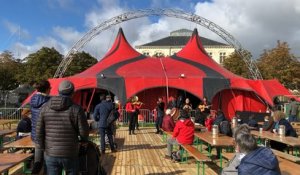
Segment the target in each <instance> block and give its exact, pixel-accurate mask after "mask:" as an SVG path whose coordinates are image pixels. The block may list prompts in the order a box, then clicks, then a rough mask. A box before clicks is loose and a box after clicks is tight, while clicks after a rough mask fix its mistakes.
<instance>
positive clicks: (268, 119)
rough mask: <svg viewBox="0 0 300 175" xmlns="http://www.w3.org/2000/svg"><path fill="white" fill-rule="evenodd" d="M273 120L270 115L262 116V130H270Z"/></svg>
mask: <svg viewBox="0 0 300 175" xmlns="http://www.w3.org/2000/svg"><path fill="white" fill-rule="evenodd" d="M273 125H274V120H273V118H272V117H270V116H268V115H266V116H265V118H264V124H263V130H264V131H271V129H272V128H273V127H274V126H273Z"/></svg>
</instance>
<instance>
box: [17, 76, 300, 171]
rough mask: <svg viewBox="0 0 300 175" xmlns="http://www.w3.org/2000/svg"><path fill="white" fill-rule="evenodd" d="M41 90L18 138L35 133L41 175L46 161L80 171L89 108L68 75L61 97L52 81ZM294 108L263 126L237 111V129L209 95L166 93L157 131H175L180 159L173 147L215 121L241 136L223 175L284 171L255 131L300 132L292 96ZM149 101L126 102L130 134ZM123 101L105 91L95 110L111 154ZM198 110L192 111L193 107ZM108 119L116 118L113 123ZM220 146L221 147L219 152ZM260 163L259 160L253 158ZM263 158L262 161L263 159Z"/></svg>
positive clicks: (276, 114)
mask: <svg viewBox="0 0 300 175" xmlns="http://www.w3.org/2000/svg"><path fill="white" fill-rule="evenodd" d="M36 90H37V92H36V93H35V94H34V95H33V96H32V98H31V100H30V110H29V109H24V110H23V111H22V119H21V121H20V122H19V124H18V127H17V138H22V137H24V136H26V135H27V134H28V133H31V134H30V135H31V138H32V140H33V142H34V143H35V152H34V165H33V169H32V174H38V173H39V172H40V171H41V169H42V167H43V166H45V171H47V174H50V175H52V174H53V175H54V174H60V173H61V172H62V170H63V169H64V170H65V171H66V173H67V174H76V173H77V171H78V161H77V158H78V157H77V155H78V152H79V150H78V148H79V143H80V142H82V141H87V140H88V134H89V126H88V123H87V117H86V115H85V112H84V110H83V108H82V107H81V106H79V105H77V104H75V103H74V102H73V101H72V95H73V93H74V84H73V83H72V82H70V81H68V80H64V81H62V82H61V83H60V84H59V87H58V91H59V95H58V96H53V97H51V98H50V96H49V93H50V90H51V87H50V83H49V82H48V81H45V80H43V81H40V82H39V83H37V84H36ZM290 106H291V108H290V111H289V116H288V120H287V119H286V116H285V114H284V113H283V112H281V111H273V112H272V115H267V116H265V117H264V123H263V125H262V126H260V125H258V123H257V121H256V119H255V117H254V116H249V120H248V121H247V122H244V121H243V119H242V118H241V117H240V116H239V115H236V116H235V119H236V121H237V127H236V128H235V129H234V130H233V131H232V130H231V129H232V128H231V121H230V120H228V118H227V117H226V116H225V115H224V113H223V112H222V111H221V110H213V109H212V108H211V104H210V103H209V102H208V100H207V98H205V97H204V98H203V99H202V101H201V103H200V104H199V105H198V106H196V107H195V108H193V105H192V103H191V101H190V99H189V98H186V99H183V97H182V96H179V97H178V98H177V99H175V98H173V97H170V99H169V100H168V102H167V104H165V102H164V100H163V98H162V97H158V98H157V102H156V108H155V111H156V112H157V115H156V121H155V129H156V132H155V133H156V134H162V133H163V131H169V132H173V135H172V137H171V138H169V139H168V141H167V154H166V156H165V157H166V158H168V159H172V160H178V157H180V155H178V152H176V153H174V152H172V150H173V147H174V146H176V145H181V144H193V141H194V132H195V124H198V125H200V126H204V127H205V128H206V130H207V131H208V132H210V131H211V130H212V127H213V126H214V125H217V126H218V127H219V132H220V133H223V134H226V135H228V136H232V137H233V139H234V141H235V150H236V155H235V157H234V159H233V160H231V161H230V162H229V165H228V167H226V168H224V169H223V172H222V174H237V173H239V174H248V173H249V172H252V173H253V172H257V171H260V172H265V174H280V170H279V167H278V160H277V159H276V156H274V155H273V154H272V152H271V151H270V149H268V148H265V147H258V146H257V144H256V139H255V137H253V136H252V135H251V134H250V130H258V129H259V128H260V127H261V128H263V130H264V131H270V132H275V133H278V130H279V126H280V125H284V126H285V127H284V128H285V135H286V136H292V137H297V133H296V132H295V130H294V129H293V127H292V126H291V124H290V122H293V121H297V117H296V116H297V114H298V112H299V111H298V106H297V104H296V102H295V99H293V98H292V99H291V105H290ZM142 107H143V103H142V102H141V101H139V98H138V96H133V97H132V98H130V99H128V101H127V103H126V104H125V111H126V115H127V116H128V119H129V121H128V122H129V124H128V131H129V135H135V134H136V132H135V131H136V130H139V125H138V116H139V114H140V109H141V108H142ZM119 108H120V106H119V104H115V103H114V102H113V101H112V97H111V96H110V95H109V94H101V95H100V103H99V104H97V105H96V106H95V108H94V111H93V119H94V120H95V121H96V122H97V123H98V125H97V126H98V128H99V134H100V150H101V153H102V154H105V142H106V141H105V138H106V137H107V138H108V142H109V146H110V149H111V152H112V153H114V152H117V148H116V145H115V143H114V138H113V135H114V131H113V130H114V128H113V127H112V122H111V121H113V120H116V119H117V118H118V117H119V115H120V114H119V112H118V109H119ZM192 110H195V115H194V116H193V117H192V116H191V111H192ZM108 121H110V122H109V123H108ZM270 146H271V148H274V149H277V150H280V151H283V150H284V149H286V148H287V145H286V144H283V143H279V142H275V141H271V142H270ZM219 151H220V150H217V153H218V154H219ZM253 162H256V163H253ZM257 162H259V163H257Z"/></svg>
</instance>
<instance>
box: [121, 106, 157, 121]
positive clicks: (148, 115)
mask: <svg viewBox="0 0 300 175" xmlns="http://www.w3.org/2000/svg"><path fill="white" fill-rule="evenodd" d="M155 116H156V115H155V113H154V112H153V111H151V110H149V109H140V114H139V116H138V121H139V122H141V123H149V124H153V123H155ZM128 121H129V118H128V115H127V112H126V110H125V109H121V111H120V118H119V119H118V122H119V123H122V124H128Z"/></svg>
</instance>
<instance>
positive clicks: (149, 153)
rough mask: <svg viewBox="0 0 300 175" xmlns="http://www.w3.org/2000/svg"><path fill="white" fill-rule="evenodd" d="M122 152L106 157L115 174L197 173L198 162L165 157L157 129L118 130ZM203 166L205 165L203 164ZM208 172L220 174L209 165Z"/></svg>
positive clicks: (165, 148) (117, 140) (165, 149)
mask: <svg viewBox="0 0 300 175" xmlns="http://www.w3.org/2000/svg"><path fill="white" fill-rule="evenodd" d="M116 142H117V144H118V152H116V153H110V151H109V150H107V151H106V152H107V154H105V156H103V159H102V161H103V166H104V168H105V170H106V171H107V172H108V174H112V175H128V174H130V175H144V174H146V175H154V174H162V175H167V174H170V175H171V174H186V175H188V174H191V175H194V174H197V169H196V163H195V161H194V160H192V159H191V160H189V162H188V163H184V164H183V163H173V162H172V161H171V160H167V159H165V158H164V155H165V154H166V152H167V146H166V143H163V141H162V135H158V134H155V129H154V128H142V129H141V130H139V131H137V132H136V135H128V128H125V127H122V128H119V129H117V135H116ZM201 168H202V167H201ZM205 169H206V172H205V174H207V175H209V174H217V173H215V171H213V170H212V169H210V168H209V167H208V166H207V165H206V166H205Z"/></svg>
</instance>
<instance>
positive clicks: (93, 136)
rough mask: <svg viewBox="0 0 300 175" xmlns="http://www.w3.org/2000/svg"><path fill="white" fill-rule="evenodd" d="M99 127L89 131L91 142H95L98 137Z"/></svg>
mask: <svg viewBox="0 0 300 175" xmlns="http://www.w3.org/2000/svg"><path fill="white" fill-rule="evenodd" d="M99 138H100V136H99V129H92V130H90V131H89V140H90V141H92V142H94V143H95V142H96V141H97V139H99Z"/></svg>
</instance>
